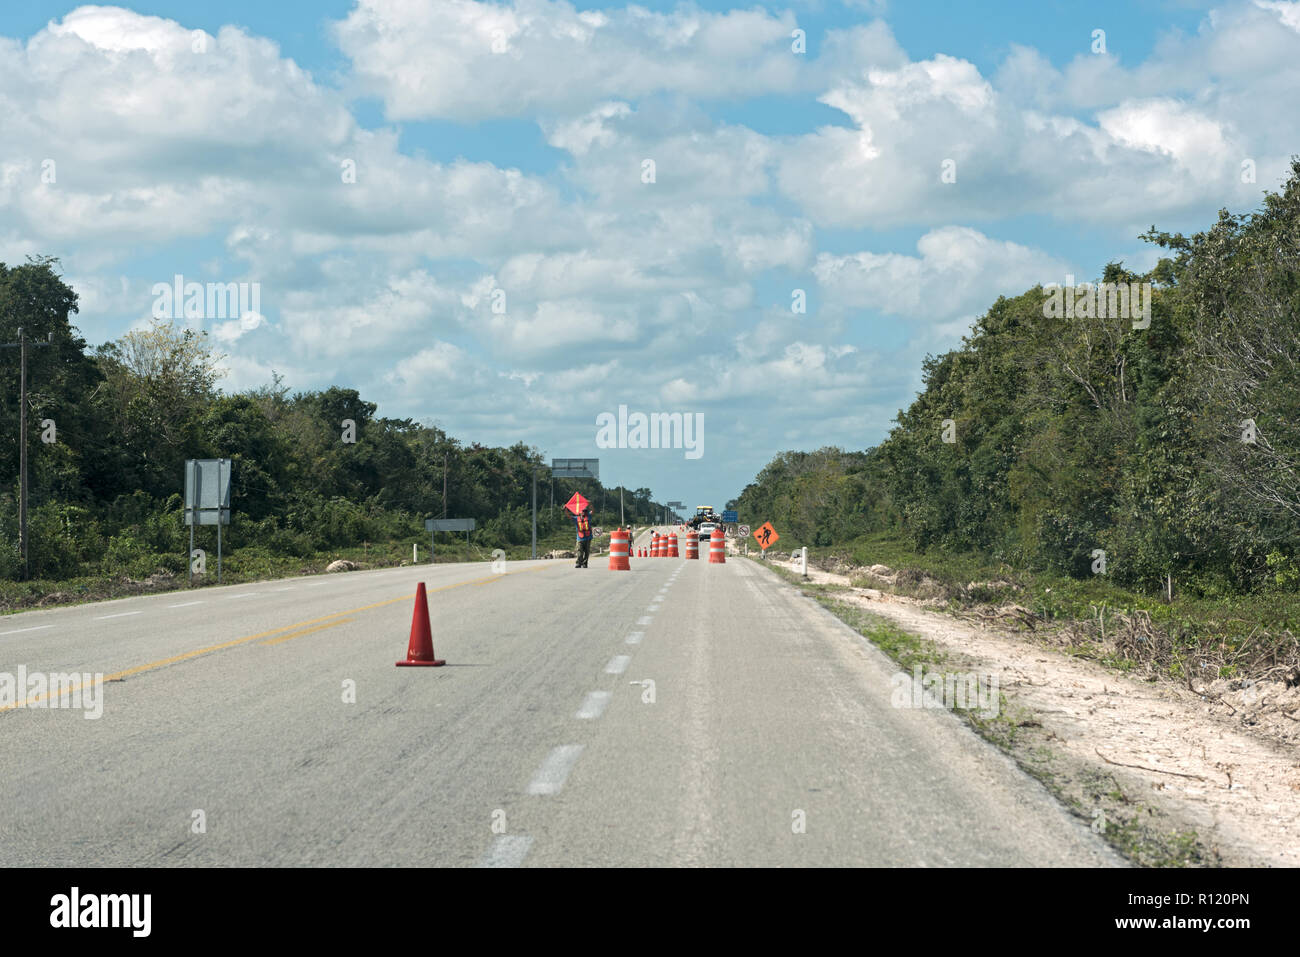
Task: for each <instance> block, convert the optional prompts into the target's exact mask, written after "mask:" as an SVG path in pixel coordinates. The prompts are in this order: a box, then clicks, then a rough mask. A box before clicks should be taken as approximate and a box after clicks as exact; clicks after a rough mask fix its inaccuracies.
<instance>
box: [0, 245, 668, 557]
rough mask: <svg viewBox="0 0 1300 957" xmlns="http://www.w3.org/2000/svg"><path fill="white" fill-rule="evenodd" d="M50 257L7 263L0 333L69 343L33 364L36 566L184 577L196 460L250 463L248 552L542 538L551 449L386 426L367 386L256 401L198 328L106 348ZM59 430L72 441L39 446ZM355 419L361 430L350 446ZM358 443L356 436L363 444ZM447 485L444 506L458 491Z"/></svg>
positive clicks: (9, 527)
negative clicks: (443, 521)
mask: <svg viewBox="0 0 1300 957" xmlns="http://www.w3.org/2000/svg"><path fill="white" fill-rule="evenodd" d="M56 265H57V263H56V262H55V261H54V260H51V259H39V260H34V261H31V262H28V263H26V264H24V265H21V266H16V267H12V268H10V267H7V266H5V265H4V264H2V263H0V335H3V337H4V341H8V342H12V341H15V340H16V338H17V329H18V327H19V326H22V327H23V328H24V331H25V334H26V335H27V337H28V338H29V339H37V340H42V341H44V340H45V339H46V337H47V335H48V333H50V332H53V334H54V335H53V340H52V345H51V346H49V347H45V348H40V349H33V350H31V351H30V352H29V355H28V389H29V394H28V403H29V415H28V426H29V432H28V437H27V440H28V450H29V476H30V483H31V493H30V498H29V502H30V515H29V529H30V546H29V559H30V564H31V572H32V574H33V575H34V576H36V577H46V578H58V577H65V576H70V575H75V574H79V573H98V572H109V573H116V572H118V571H122V570H128V571H132V572H134V573H136V574H147V573H148V572H149V571H151V570H152V568H153V567H156V566H158V565H161V566H163V567H166V568H170V569H171V570H173V571H180V570H182V569H183V568H184V556H185V549H186V547H187V537H186V533H185V530H184V529H183V527H182V525H181V504H182V503H181V497H180V492H181V490H182V479H183V464H184V461H185V460H186V459H188V458H215V457H218V456H226V457H229V458H231V459H233V461H234V469H233V482H234V488H233V490H232V494H233V500H234V504H235V511H236V520H235V522H234V524H233V525H232V526H231V528H230V530H229V538H228V542H229V545H230V546H231V547H236V548H238V547H240V546H242V545H250V544H256V545H259V546H262V547H263V548H266V549H269V550H270V551H272V552H274V553H278V554H283V555H304V556H305V555H309V554H312V553H314V552H316V551H321V550H327V549H330V548H335V547H342V546H355V545H360V544H361V543H362V542H363V541H369V542H381V541H386V540H393V539H403V540H406V541H412V540H423V539H424V538H425V535H426V533H425V531H424V525H423V521H424V519H425V518H427V517H434V518H437V517H443V516H448V517H456V518H461V517H473V518H475V519H476V520H477V522H478V526H479V529H480V530H481V536H482V537H483V538H484V540H486V541H490V542H491V543H492V545H493V547H495V546H496V545H509V544H522V543H525V542H527V541H528V540H529V539H530V537H531V522H530V519H531V509H530V504H531V491H532V473H533V469H534V467H538V469H539V473H540V474H539V489H538V503H539V506H540V505H546V504H547V503H548V502H549V496H548V493H549V484H548V483H549V473H548V472H547V470H546V469H545V467H544V465H543V459H542V455H541V453H540V452H539V451H538V450H536V449H533V448H530V447H528V446H526V445H525V444H523V443H522V442H521V443H516V444H515V445H512V446H510V447H508V448H490V447H487V446H483V445H480V444H478V443H470V444H468V445H467V444H464V443H462V442H460V441H458V440H457V439H455V438H452V437H451V436H448V435H447V434H446V433H445V432H444V431H443V430H441V429H439V428H436V427H434V426H431V425H422V424H418V423H416V422H413V421H411V420H409V419H391V418H384V417H381V416H379V415H378V411H379V410H378V408H377V406H376V405H375V403H373V402H368V401H366V400H364V399H363V398H362V397H361V395H360V394H359V393H358V392H357V391H356V390H354V389H345V388H339V387H331V388H328V389H325V390H323V391H319V392H297V393H293V394H290V390H289V387H287V386H286V385H285V384H284V382H283V380H282V379H281V378H280V377H279V376H276V377H275V378H274V380H273V381H272V382H271V383H270V384H268V385H266V386H263V387H262V388H260V389H254V390H252V391H249V392H245V393H241V394H234V395H232V394H224V393H222V392H221V391H220V390H219V389H218V382H219V378H220V362H221V359H222V357H221V356H220V355H218V354H216V353H214V352H213V351H212V349H211V347H210V346H209V344H208V342H207V340H206V337H205V336H204V335H203V334H202V333H199V332H196V331H193V330H189V329H183V328H177V327H176V326H173V325H171V324H169V323H155V324H154V325H153V326H152V327H151V328H148V329H143V330H136V331H133V332H131V333H128V334H127V335H126V336H124V337H122V338H121V339H120V340H118V341H117V342H113V343H108V344H105V345H103V346H100V347H99V348H98V349H96V350H95V351H94V352H93V353H91V352H88V351H87V346H86V342H85V341H84V340H83V339H81V338H80V337H79V336H78V335H77V333H76V330H75V328H74V327H72V326H71V325H70V324H69V316H70V315H71V314H72V313H75V312H76V309H77V297H76V294H75V292H74V291H73V290H72V289H70V288H69V287H68V286H67V285H65V284H64V283H63V282H62V280H61V279H60V278H59V275H58V273H57V271H56ZM7 351H8V352H9V353H10V354H9V355H7V356H6V355H5V354H4V353H0V435H2V438H0V469H3V470H4V474H5V475H6V476H7V480H6V485H5V488H4V492H3V493H2V494H0V578H14V577H18V576H19V574H20V572H21V563H20V561H19V552H18V534H17V486H18V479H17V476H18V393H19V388H18V375H19V373H18V362H17V358H18V357H17V355H16V351H15V350H7ZM46 418H49V419H53V420H54V422H55V423H56V426H57V438H58V441H57V442H55V443H53V444H45V443H42V442H41V440H40V434H41V428H40V422H41V420H42V419H46ZM344 420H352V422H353V423H355V441H353V442H345V441H344V440H343V439H344V430H345V427H344V424H343V423H344ZM349 437H351V436H349ZM560 488H561V489H564V490H567V492H566V495H565V497H566V498H567V494H571V492H572V491H581V492H582V493H583V494H584V495H585V496H587V497H588V498H589V499H591V500H592V501H593V503H595V504H596V505H597V506H599V505H601V504H602V503H603V505H604V506H605V511H604V513H603V514H599V515H598V516H597V520H598V522H604V523H605V524H611V523H613V522H616V521H617V520H618V491H617V490H612V491H610V490H605V489H602V487H601V486H600V484H599V483H597V482H595V481H586V480H583V481H569V480H565V481H563V482H562V483H560ZM444 489H445V495H444ZM650 496H651V493H650V490H649V489H638V490H637V491H636V492H631V491H629V492H628V493H627V494H626V495H625V497H624V505H625V509H626V514H627V516H628V518H629V519H630V520H634V521H641V520H649V518H650V516H652V515H654V514H657V513H658V509H659V506H658V505H657V504H656V503H654V502H652V501H651V497H650ZM568 523H569V519H568V516H567V513H562V512H561V510H559V509H558V508H557V509H554V510H552V509H550V508H540V509H539V516H538V531H539V534H540V535H543V536H544V535H546V534H548V533H549V532H551V531H553V530H557V529H561V528H567V526H568Z"/></svg>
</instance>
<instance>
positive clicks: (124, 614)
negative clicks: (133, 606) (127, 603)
mask: <svg viewBox="0 0 1300 957" xmlns="http://www.w3.org/2000/svg"><path fill="white" fill-rule="evenodd" d="M141 614H144V613H143V612H139V611H120V612H118V613H117V614H116V615H99V616H98V617H96V618H95V621H104V620H105V619H107V618H125V617H127V616H128V615H141Z"/></svg>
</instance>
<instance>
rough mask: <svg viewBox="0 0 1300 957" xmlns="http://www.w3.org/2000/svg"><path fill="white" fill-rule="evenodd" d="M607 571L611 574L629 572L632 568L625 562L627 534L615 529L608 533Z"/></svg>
mask: <svg viewBox="0 0 1300 957" xmlns="http://www.w3.org/2000/svg"><path fill="white" fill-rule="evenodd" d="M609 570H610V571H612V572H630V571H631V570H632V566H631V565H629V564H628V561H627V532H625V531H623V529H621V528H616V529H614V531H612V532H610V533H609Z"/></svg>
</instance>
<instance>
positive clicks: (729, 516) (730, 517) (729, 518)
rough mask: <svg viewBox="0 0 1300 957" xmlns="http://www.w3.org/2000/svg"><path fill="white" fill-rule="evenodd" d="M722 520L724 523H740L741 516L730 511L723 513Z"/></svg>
mask: <svg viewBox="0 0 1300 957" xmlns="http://www.w3.org/2000/svg"><path fill="white" fill-rule="evenodd" d="M722 520H723V521H724V522H738V521H740V515H739V514H737V513H736V512H730V511H728V512H723V513H722Z"/></svg>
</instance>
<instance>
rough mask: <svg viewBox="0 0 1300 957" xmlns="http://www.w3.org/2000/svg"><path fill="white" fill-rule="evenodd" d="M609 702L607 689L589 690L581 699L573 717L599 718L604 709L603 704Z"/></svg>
mask: <svg viewBox="0 0 1300 957" xmlns="http://www.w3.org/2000/svg"><path fill="white" fill-rule="evenodd" d="M607 704H609V692H608V691H590V692H588V693H587V697H586V698H584V699H583V701H582V707H581V708H579V709H578V713H577V714H575V715H574V717H575V718H584V719H587V720H591V719H593V718H599V717H600V716H601V715H602V714H603V713H604V711H605V705H607Z"/></svg>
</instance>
